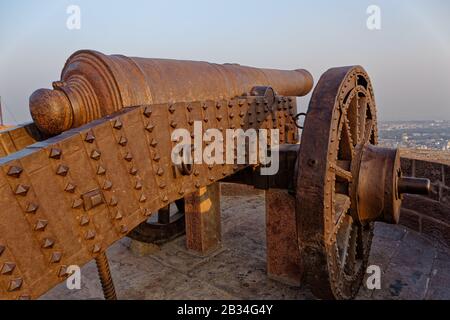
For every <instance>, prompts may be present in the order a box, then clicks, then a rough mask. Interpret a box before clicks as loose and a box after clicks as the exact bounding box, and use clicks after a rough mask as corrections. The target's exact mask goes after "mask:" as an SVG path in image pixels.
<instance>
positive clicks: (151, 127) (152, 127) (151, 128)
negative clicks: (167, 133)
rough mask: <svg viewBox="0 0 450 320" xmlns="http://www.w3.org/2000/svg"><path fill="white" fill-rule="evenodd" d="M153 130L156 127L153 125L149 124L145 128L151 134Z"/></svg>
mask: <svg viewBox="0 0 450 320" xmlns="http://www.w3.org/2000/svg"><path fill="white" fill-rule="evenodd" d="M153 129H155V126H154V125H153V124H151V123H148V124H147V125H146V126H145V130H147V131H148V132H150V133H152V132H153Z"/></svg>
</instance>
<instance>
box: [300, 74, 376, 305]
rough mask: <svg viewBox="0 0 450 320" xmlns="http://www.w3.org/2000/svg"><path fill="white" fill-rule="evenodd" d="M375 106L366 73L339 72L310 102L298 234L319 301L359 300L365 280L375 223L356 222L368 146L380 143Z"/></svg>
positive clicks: (327, 79)
mask: <svg viewBox="0 0 450 320" xmlns="http://www.w3.org/2000/svg"><path fill="white" fill-rule="evenodd" d="M376 127H377V126H376V107H375V101H374V97H373V90H372V86H371V83H370V79H369V77H368V76H367V73H366V72H365V71H364V69H363V68H361V67H344V68H335V69H330V70H329V71H327V72H326V73H325V74H324V75H323V76H322V77H321V79H320V81H319V82H318V84H317V87H316V89H315V90H314V93H313V96H312V98H311V102H310V106H309V109H308V115H307V117H306V120H305V129H304V131H303V133H302V143H301V147H300V155H299V174H298V180H297V208H296V214H297V228H298V236H299V246H300V253H301V258H302V265H303V269H304V270H303V271H304V274H305V276H306V280H307V282H309V283H310V285H311V289H312V291H313V292H314V293H315V294H316V295H317V296H318V297H320V298H328V299H329V298H337V299H351V298H353V297H354V296H355V295H356V294H357V292H358V289H359V287H360V285H361V282H362V279H363V277H364V273H365V269H366V266H367V260H368V256H369V252H370V246H371V241H372V237H373V223H369V224H367V225H362V224H360V223H359V222H358V219H357V217H358V214H357V212H358V202H357V196H356V191H357V183H356V181H358V172H359V164H360V161H361V150H362V146H364V145H366V144H377V129H376Z"/></svg>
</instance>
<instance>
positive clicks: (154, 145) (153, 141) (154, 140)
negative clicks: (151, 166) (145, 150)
mask: <svg viewBox="0 0 450 320" xmlns="http://www.w3.org/2000/svg"><path fill="white" fill-rule="evenodd" d="M150 145H151V146H152V147H153V148H154V147H156V146H157V145H158V141H156V139H153V140H152V142H150Z"/></svg>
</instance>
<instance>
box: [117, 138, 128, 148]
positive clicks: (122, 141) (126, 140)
mask: <svg viewBox="0 0 450 320" xmlns="http://www.w3.org/2000/svg"><path fill="white" fill-rule="evenodd" d="M127 143H128V139H127V138H125V137H121V138H120V140H119V144H120V145H121V146H122V147H125V146H126V145H127Z"/></svg>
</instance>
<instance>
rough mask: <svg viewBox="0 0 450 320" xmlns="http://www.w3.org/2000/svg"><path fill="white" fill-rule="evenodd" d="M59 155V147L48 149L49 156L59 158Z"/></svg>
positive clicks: (60, 152)
mask: <svg viewBox="0 0 450 320" xmlns="http://www.w3.org/2000/svg"><path fill="white" fill-rule="evenodd" d="M61 155H62V151H61V149H58V148H52V149H51V150H50V155H49V157H50V158H52V159H61Z"/></svg>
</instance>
